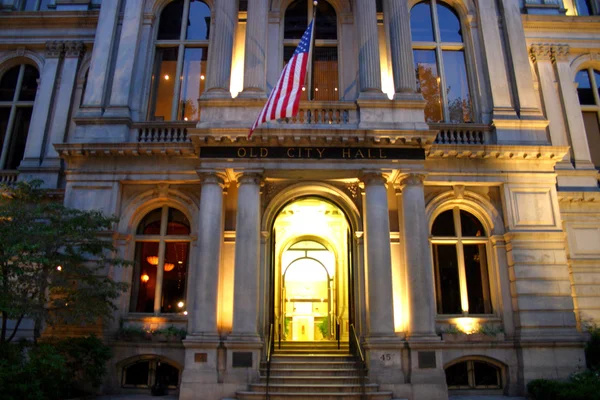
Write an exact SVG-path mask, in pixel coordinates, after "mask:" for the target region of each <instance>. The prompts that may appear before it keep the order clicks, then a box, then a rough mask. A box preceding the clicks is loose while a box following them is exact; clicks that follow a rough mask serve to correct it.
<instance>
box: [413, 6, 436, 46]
mask: <svg viewBox="0 0 600 400" xmlns="http://www.w3.org/2000/svg"><path fill="white" fill-rule="evenodd" d="M410 32H411V37H412V41H413V42H433V23H432V22H431V6H430V5H429V2H424V3H419V4H417V5H416V6H414V7H413V8H412V10H410Z"/></svg>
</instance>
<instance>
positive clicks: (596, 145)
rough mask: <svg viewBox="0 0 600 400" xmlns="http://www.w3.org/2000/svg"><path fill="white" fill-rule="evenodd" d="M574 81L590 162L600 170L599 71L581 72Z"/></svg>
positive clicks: (587, 70) (585, 70) (586, 70)
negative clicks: (590, 157) (588, 147)
mask: <svg viewBox="0 0 600 400" xmlns="http://www.w3.org/2000/svg"><path fill="white" fill-rule="evenodd" d="M575 81H576V82H577V93H578V94H579V103H580V104H581V112H582V114H583V122H584V124H585V133H586V134H587V140H588V145H589V146H590V154H591V156H592V162H593V163H594V165H595V166H596V168H600V123H599V121H600V71H597V70H595V69H592V68H589V69H584V70H581V71H579V72H578V73H577V75H576V76H575Z"/></svg>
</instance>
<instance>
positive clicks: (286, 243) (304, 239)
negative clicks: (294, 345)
mask: <svg viewBox="0 0 600 400" xmlns="http://www.w3.org/2000/svg"><path fill="white" fill-rule="evenodd" d="M350 231H351V228H350V225H349V223H348V220H347V218H346V215H345V214H344V212H343V211H342V209H341V208H340V207H338V206H337V205H336V204H333V203H332V202H330V201H327V200H324V199H322V198H318V197H304V198H301V199H298V200H294V201H292V202H290V203H288V204H287V205H285V206H284V207H283V208H282V209H281V211H280V212H279V214H278V215H277V217H276V219H275V222H274V224H273V232H272V238H273V240H274V242H273V250H274V251H273V254H272V266H273V278H274V279H273V284H274V287H273V289H274V290H273V294H274V299H273V300H274V301H273V307H274V310H273V311H274V312H273V318H274V324H275V327H276V328H275V329H276V332H277V335H278V337H280V338H281V340H282V341H320V340H336V339H338V338H339V339H341V340H347V339H348V326H349V324H350V323H351V322H352V321H351V318H352V314H353V313H352V307H351V304H352V293H351V292H350V291H349V288H351V287H352V273H351V264H352V263H351V254H352V243H351V240H349V238H350V237H351V235H350Z"/></svg>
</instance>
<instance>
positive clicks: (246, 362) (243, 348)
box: [223, 336, 263, 389]
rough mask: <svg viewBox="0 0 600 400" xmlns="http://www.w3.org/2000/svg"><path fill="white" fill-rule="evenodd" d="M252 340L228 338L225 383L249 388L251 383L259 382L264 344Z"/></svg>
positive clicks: (226, 343)
mask: <svg viewBox="0 0 600 400" xmlns="http://www.w3.org/2000/svg"><path fill="white" fill-rule="evenodd" d="M258 340H259V341H256V340H253V339H251V340H250V341H246V340H241V337H239V336H238V337H237V338H235V337H234V338H231V336H229V337H227V341H226V342H225V348H226V349H227V366H226V371H225V374H224V379H223V382H224V383H229V384H235V385H240V386H241V387H242V388H246V389H247V387H248V385H249V384H250V383H255V382H258V379H259V377H260V361H261V354H262V350H263V342H262V341H260V338H258Z"/></svg>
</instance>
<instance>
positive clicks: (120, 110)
mask: <svg viewBox="0 0 600 400" xmlns="http://www.w3.org/2000/svg"><path fill="white" fill-rule="evenodd" d="M103 116H104V117H105V118H107V117H108V118H131V110H130V109H129V107H128V106H109V107H108V108H107V109H106V110H105V111H104V115H103Z"/></svg>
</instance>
